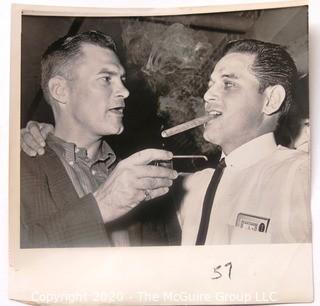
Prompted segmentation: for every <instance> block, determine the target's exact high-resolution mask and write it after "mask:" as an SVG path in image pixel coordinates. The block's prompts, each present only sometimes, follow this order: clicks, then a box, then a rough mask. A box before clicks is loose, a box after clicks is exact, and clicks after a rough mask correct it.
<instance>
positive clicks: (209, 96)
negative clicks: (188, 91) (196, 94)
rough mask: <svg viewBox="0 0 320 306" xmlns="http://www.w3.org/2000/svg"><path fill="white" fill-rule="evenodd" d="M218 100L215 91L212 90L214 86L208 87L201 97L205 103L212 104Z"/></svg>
mask: <svg viewBox="0 0 320 306" xmlns="http://www.w3.org/2000/svg"><path fill="white" fill-rule="evenodd" d="M217 98H218V93H217V90H216V89H215V88H214V86H210V87H209V88H208V89H207V91H206V93H205V94H204V96H203V99H204V101H205V102H206V103H210V102H214V101H216V100H217Z"/></svg>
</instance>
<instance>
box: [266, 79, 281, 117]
mask: <svg viewBox="0 0 320 306" xmlns="http://www.w3.org/2000/svg"><path fill="white" fill-rule="evenodd" d="M264 94H265V98H266V101H265V104H264V107H263V110H262V111H263V113H265V114H266V115H272V114H274V113H276V112H277V111H278V110H279V109H280V107H281V105H282V103H283V102H284V100H285V98H286V91H285V89H284V88H283V86H282V85H274V86H269V87H267V88H266V89H265V91H264Z"/></svg>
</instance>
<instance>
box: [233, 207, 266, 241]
mask: <svg viewBox="0 0 320 306" xmlns="http://www.w3.org/2000/svg"><path fill="white" fill-rule="evenodd" d="M269 222H270V219H269V218H265V217H258V216H254V215H250V214H244V213H239V214H238V215H237V219H236V222H235V225H234V224H229V238H230V244H250V243H253V244H254V243H270V242H271V234H270V233H268V232H267V231H268V228H269Z"/></svg>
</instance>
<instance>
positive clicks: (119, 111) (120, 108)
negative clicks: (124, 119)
mask: <svg viewBox="0 0 320 306" xmlns="http://www.w3.org/2000/svg"><path fill="white" fill-rule="evenodd" d="M123 110H124V106H118V107H113V108H110V109H109V111H110V112H112V113H114V114H117V115H123Z"/></svg>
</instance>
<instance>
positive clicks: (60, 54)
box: [41, 31, 116, 103]
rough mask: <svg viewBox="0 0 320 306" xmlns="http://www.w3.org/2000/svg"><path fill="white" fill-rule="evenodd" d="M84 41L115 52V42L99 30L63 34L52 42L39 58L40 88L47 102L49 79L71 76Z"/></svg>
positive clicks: (49, 96)
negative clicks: (71, 34)
mask: <svg viewBox="0 0 320 306" xmlns="http://www.w3.org/2000/svg"><path fill="white" fill-rule="evenodd" d="M85 43H87V44H91V45H95V46H99V47H102V48H107V49H110V50H112V51H113V52H115V53H116V44H115V42H114V41H113V39H112V38H111V37H110V36H108V35H105V34H104V33H102V32H99V31H88V32H83V33H80V34H77V35H75V36H64V37H62V38H59V39H58V40H57V41H55V42H54V43H52V44H51V45H50V46H49V47H48V49H47V50H46V52H45V53H44V54H43V56H42V59H41V88H42V91H43V95H44V98H45V99H46V101H47V102H48V103H50V101H51V95H50V92H49V88H48V83H49V80H50V79H51V78H53V77H55V76H57V75H61V76H63V77H66V78H70V77H71V74H72V65H73V63H74V61H75V60H76V59H77V58H79V57H80V56H81V54H82V53H81V47H82V45H83V44H85Z"/></svg>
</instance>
